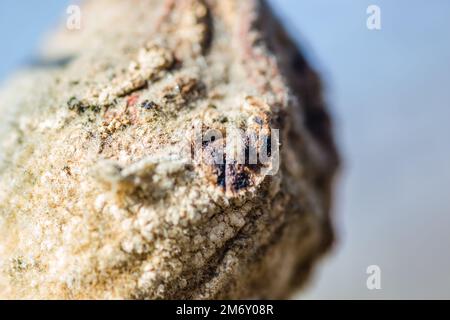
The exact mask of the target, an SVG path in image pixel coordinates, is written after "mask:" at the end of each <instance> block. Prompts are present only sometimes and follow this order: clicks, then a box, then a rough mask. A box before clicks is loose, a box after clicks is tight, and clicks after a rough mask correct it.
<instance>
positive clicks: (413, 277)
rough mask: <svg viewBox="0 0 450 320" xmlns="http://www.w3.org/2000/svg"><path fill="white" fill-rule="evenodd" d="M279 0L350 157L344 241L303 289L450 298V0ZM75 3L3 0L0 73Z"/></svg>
mask: <svg viewBox="0 0 450 320" xmlns="http://www.w3.org/2000/svg"><path fill="white" fill-rule="evenodd" d="M270 2H271V3H272V4H273V6H274V7H275V8H276V10H277V12H278V14H279V15H280V16H281V17H283V19H284V20H285V23H286V25H287V26H288V28H289V30H290V32H291V33H292V35H294V36H295V38H296V39H297V40H298V41H299V43H301V44H302V46H303V47H304V49H305V50H307V54H308V56H309V59H310V61H311V62H312V63H313V65H314V66H315V67H316V69H317V70H318V71H319V72H320V73H321V74H322V76H323V79H324V83H325V88H326V98H327V101H328V102H329V106H330V109H331V112H332V113H333V115H334V117H335V123H336V134H337V139H338V144H339V148H340V150H341V152H342V156H343V158H344V167H343V171H342V173H341V176H340V180H339V184H338V185H337V194H336V203H335V217H336V218H335V222H336V227H337V230H338V243H337V245H336V247H335V250H334V252H333V253H332V254H331V255H329V256H328V257H327V258H326V259H325V261H323V263H322V264H321V267H320V268H319V269H318V270H317V272H316V275H315V277H314V278H313V280H312V281H311V283H310V285H309V287H308V288H307V290H306V291H304V292H303V293H302V294H301V295H299V296H298V297H299V298H369V299H377V298H388V299H392V298H450V252H449V251H450V250H449V246H450V214H449V213H450V200H449V199H450V163H449V160H450V143H449V140H448V138H450V125H449V122H450V42H449V39H450V1H448V0H433V1H423V0H396V1H392V0H371V1H367V0H358V1H355V0H339V1H336V0H271V1H270ZM69 4H71V1H61V0H58V1H57V0H46V1H43V0H41V1H17V0H2V1H1V2H0V48H1V50H0V52H1V55H0V82H3V81H6V79H7V78H6V77H7V75H8V74H10V73H11V72H12V71H13V70H15V69H16V68H18V67H19V66H21V65H23V63H24V62H26V61H27V60H30V59H31V58H32V56H33V52H36V49H37V48H38V45H39V43H40V41H41V40H42V37H43V36H44V35H45V32H46V31H47V30H50V29H51V28H52V27H53V26H55V25H57V23H58V22H59V21H60V20H61V18H62V17H64V14H65V9H66V7H67V6H68V5H69ZM371 4H375V5H378V6H379V7H380V8H381V26H382V29H381V30H379V31H370V30H368V29H367V27H366V19H367V17H368V15H367V14H366V9H367V7H368V6H369V5H371ZM369 265H378V266H379V267H380V268H381V290H368V289H367V287H366V279H367V277H368V275H367V274H366V269H367V267H368V266H369Z"/></svg>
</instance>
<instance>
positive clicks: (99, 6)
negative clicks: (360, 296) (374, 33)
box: [0, 0, 338, 299]
mask: <svg viewBox="0 0 450 320" xmlns="http://www.w3.org/2000/svg"><path fill="white" fill-rule="evenodd" d="M82 18H83V27H82V29H81V30H78V31H69V30H60V31H59V32H58V33H56V34H55V35H54V37H53V40H51V41H50V42H49V43H47V44H46V46H45V54H44V58H45V59H46V60H47V61H52V60H54V61H65V62H64V63H63V64H60V65H58V64H56V65H57V66H56V67H55V66H52V67H51V68H50V67H48V66H47V67H45V66H44V67H36V68H33V69H29V70H26V71H23V72H21V73H20V74H18V75H17V76H16V77H15V78H13V79H11V80H10V81H9V82H8V83H7V86H6V87H5V88H4V89H3V90H2V91H0V112H1V114H2V116H1V117H0V123H1V124H0V297H1V298H44V299H45V298H59V299H90V298H95V299H104V298H105V299H112V298H126V299H128V298H145V299H225V298H234V299H239V298H255V297H256V298H284V297H288V296H289V295H290V294H291V293H292V292H293V291H294V290H297V289H298V288H299V287H300V286H301V285H302V284H303V283H304V282H305V280H306V279H307V278H308V276H309V273H310V270H311V269H312V267H313V266H314V264H315V262H316V261H317V260H318V258H319V257H321V256H322V254H323V253H325V252H326V251H327V250H328V249H329V247H330V245H331V243H332V239H333V233H332V227H331V222H330V215H329V212H330V205H331V203H330V199H331V189H332V188H331V187H332V181H333V176H334V174H335V172H336V169H337V165H338V156H337V152H336V150H335V147H334V143H333V138H332V132H331V123H330V119H329V117H328V114H327V111H326V108H325V107H324V104H323V101H322V97H321V88H320V81H319V79H318V77H317V76H316V74H315V73H314V71H313V70H312V69H311V68H310V67H309V66H308V64H307V62H306V61H305V59H304V58H303V56H302V55H301V54H300V52H299V51H298V49H297V48H296V46H295V45H294V44H293V42H292V41H291V40H290V39H289V37H288V36H287V35H286V33H285V32H284V31H283V29H282V27H281V25H280V24H279V22H278V21H277V20H276V19H275V18H274V16H273V14H272V13H271V11H270V9H269V8H268V6H267V5H266V4H265V3H264V2H262V1H258V0H248V1H238V0H221V1H212V0H211V1H206V0H205V1H201V0H180V1H174V0H165V1H164V0H141V1H139V2H133V4H131V2H129V1H119V0H112V1H111V0H96V1H86V2H85V3H84V5H83V7H82ZM198 121H200V122H201V123H202V125H203V126H204V127H205V128H206V129H214V130H219V131H223V130H224V127H225V126H226V125H235V126H237V127H240V126H242V125H243V124H249V125H251V126H254V127H255V128H261V129H260V130H266V131H265V132H266V133H268V134H269V133H270V130H271V129H270V128H276V129H279V130H280V131H279V132H280V142H281V146H280V154H279V156H280V168H279V170H278V171H277V173H276V174H274V175H265V174H264V172H265V171H264V170H260V169H261V167H260V165H259V164H257V165H249V164H243V165H236V164H234V163H227V164H224V165H223V166H217V165H215V164H214V163H211V162H207V161H200V162H195V161H190V160H189V159H188V158H185V157H184V156H185V155H189V154H190V150H189V145H188V146H187V147H186V143H185V142H186V139H187V138H188V137H187V135H186V133H187V132H190V131H191V130H192V127H193V125H194V124H195V123H196V122H198ZM214 143H218V141H214ZM210 147H211V146H209V145H205V146H204V149H205V150H206V151H205V150H203V151H205V152H203V153H202V154H203V155H205V157H208V152H207V151H208V150H209V149H208V148H210ZM226 178H227V179H226ZM227 181H230V182H231V183H228V184H227V183H226V182H227Z"/></svg>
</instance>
